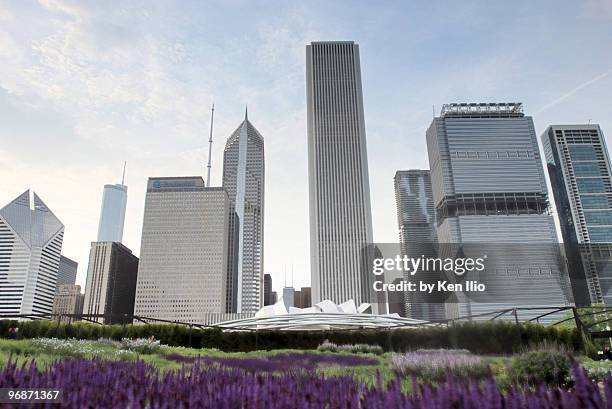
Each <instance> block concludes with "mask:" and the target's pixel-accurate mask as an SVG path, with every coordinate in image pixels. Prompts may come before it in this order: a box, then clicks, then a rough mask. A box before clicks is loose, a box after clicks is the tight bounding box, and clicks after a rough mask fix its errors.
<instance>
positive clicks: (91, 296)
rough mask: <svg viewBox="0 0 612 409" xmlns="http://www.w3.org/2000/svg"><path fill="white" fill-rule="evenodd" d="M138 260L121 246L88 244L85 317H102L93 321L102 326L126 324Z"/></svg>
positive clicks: (103, 243) (132, 308)
mask: <svg viewBox="0 0 612 409" xmlns="http://www.w3.org/2000/svg"><path fill="white" fill-rule="evenodd" d="M137 275H138V257H136V256H135V255H133V254H132V251H131V250H130V249H128V248H127V247H125V246H124V245H123V244H121V243H117V242H112V241H98V242H93V243H91V249H90V251H89V265H88V269H87V282H86V285H85V301H84V303H83V313H84V314H102V315H104V317H100V318H95V320H96V321H98V322H103V323H105V324H123V323H126V322H129V321H128V320H130V319H131V315H132V314H134V299H135V295H136V277H137Z"/></svg>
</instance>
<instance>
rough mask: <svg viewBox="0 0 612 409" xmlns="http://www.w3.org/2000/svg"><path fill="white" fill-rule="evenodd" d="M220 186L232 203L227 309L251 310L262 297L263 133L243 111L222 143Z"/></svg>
mask: <svg viewBox="0 0 612 409" xmlns="http://www.w3.org/2000/svg"><path fill="white" fill-rule="evenodd" d="M223 187H224V188H225V189H226V190H227V194H228V196H229V199H230V206H231V211H230V225H229V231H230V238H229V246H230V248H229V253H228V257H229V260H228V267H229V271H228V274H227V276H228V282H227V284H226V287H227V291H228V297H227V298H228V301H229V302H228V307H229V308H228V309H231V310H229V311H228V312H238V313H253V314H254V313H256V312H257V311H259V309H260V308H261V307H262V305H263V301H264V300H263V297H264V294H263V286H264V283H263V279H264V275H263V263H264V259H263V254H264V252H263V250H264V193H265V157H264V140H263V137H262V136H261V134H260V133H259V132H258V131H257V129H255V127H254V126H253V124H251V122H250V121H249V119H248V116H247V115H246V114H245V118H244V121H242V123H241V124H240V125H239V126H238V128H237V129H236V130H235V131H234V132H233V133H232V135H231V136H230V137H229V139H228V140H227V142H226V144H225V150H224V151H223ZM236 236H237V237H236Z"/></svg>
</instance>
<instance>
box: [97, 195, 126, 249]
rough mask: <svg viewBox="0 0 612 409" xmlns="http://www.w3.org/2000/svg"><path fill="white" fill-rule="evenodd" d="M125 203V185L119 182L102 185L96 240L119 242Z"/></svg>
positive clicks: (121, 238)
mask: <svg viewBox="0 0 612 409" xmlns="http://www.w3.org/2000/svg"><path fill="white" fill-rule="evenodd" d="M126 205H127V186H125V185H119V184H117V185H104V194H103V195H102V210H101V211H100V223H99V224H98V239H97V241H116V242H119V243H121V241H122V240H123V225H124V222H125V207H126Z"/></svg>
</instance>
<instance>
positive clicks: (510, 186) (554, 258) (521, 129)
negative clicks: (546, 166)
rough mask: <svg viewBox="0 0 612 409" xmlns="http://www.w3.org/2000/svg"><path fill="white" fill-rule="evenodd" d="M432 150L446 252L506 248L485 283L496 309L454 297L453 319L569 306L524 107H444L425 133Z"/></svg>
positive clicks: (491, 261)
mask: <svg viewBox="0 0 612 409" xmlns="http://www.w3.org/2000/svg"><path fill="white" fill-rule="evenodd" d="M427 151H428V153H429V166H430V171H431V183H432V189H433V199H434V206H435V208H436V230H437V236H438V242H439V243H440V246H443V244H444V243H455V244H458V243H461V244H464V246H463V249H465V248H466V246H465V244H468V245H469V244H470V243H472V244H475V245H476V246H474V249H481V248H483V246H487V245H491V244H495V243H497V244H503V246H498V249H499V251H500V252H499V253H495V254H492V253H491V252H490V251H488V253H487V256H488V257H489V258H488V259H487V263H486V271H485V273H483V274H482V277H481V278H482V280H488V284H487V295H488V296H490V297H489V298H490V302H482V303H481V302H472V300H473V295H472V294H466V293H461V292H455V293H454V295H453V297H455V296H456V297H457V298H456V302H449V303H447V307H448V308H447V318H455V317H458V316H467V315H477V314H479V313H482V312H487V311H488V312H490V311H494V310H496V309H503V308H513V307H532V308H535V307H551V306H562V305H568V304H569V303H571V289H570V288H569V287H570V286H569V280H568V278H567V272H566V269H565V265H564V263H563V261H562V258H561V252H560V248H559V244H558V243H559V241H558V239H557V235H556V231H555V225H554V221H553V217H552V216H551V214H550V212H549V210H550V208H549V203H548V200H547V194H548V191H547V187H546V179H545V177H544V170H543V168H542V161H541V157H540V151H539V148H538V142H537V137H536V135H535V129H534V125H533V120H532V118H531V117H529V116H525V114H524V113H523V106H522V104H521V103H453V104H445V105H443V107H442V112H441V114H440V116H439V117H436V118H434V119H433V121H432V123H431V125H430V126H429V128H428V129H427ZM508 246H514V247H513V248H514V250H515V251H517V253H515V254H508V250H507V248H508ZM446 247H447V249H449V250H451V249H452V248H453V247H454V248H457V246H446ZM489 250H490V249H489ZM478 251H482V250H478ZM519 252H520V253H519ZM516 254H521V257H520V258H517V256H516ZM446 255H448V254H440V256H441V257H442V256H446ZM463 256H464V257H471V256H473V257H482V254H481V253H480V254H478V255H477V254H472V255H469V254H464V255H463ZM482 280H481V281H482ZM493 289H498V290H497V291H498V292H497V293H495V292H494V290H493ZM502 296H503V298H504V300H500V298H502ZM533 314H534V315H537V314H538V312H537V311H534V312H533Z"/></svg>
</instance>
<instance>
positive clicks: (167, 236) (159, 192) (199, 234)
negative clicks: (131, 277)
mask: <svg viewBox="0 0 612 409" xmlns="http://www.w3.org/2000/svg"><path fill="white" fill-rule="evenodd" d="M229 212H230V202H229V198H228V196H227V193H226V191H225V189H224V188H221V187H210V188H207V187H205V186H204V180H203V179H202V178H201V177H200V176H196V177H160V178H149V182H148V185H147V195H146V199H145V210H144V220H143V225H142V241H141V249H140V264H139V267H138V280H137V286H136V303H135V308H134V315H137V316H143V317H150V318H157V319H163V320H171V321H175V320H176V321H182V322H193V323H202V324H205V323H207V322H208V321H207V315H208V314H210V313H216V314H219V313H225V308H226V285H227V260H228V257H227V247H228V239H227V237H228V224H229Z"/></svg>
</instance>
